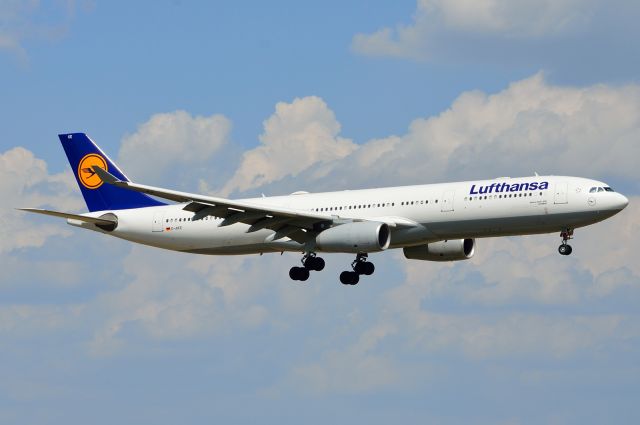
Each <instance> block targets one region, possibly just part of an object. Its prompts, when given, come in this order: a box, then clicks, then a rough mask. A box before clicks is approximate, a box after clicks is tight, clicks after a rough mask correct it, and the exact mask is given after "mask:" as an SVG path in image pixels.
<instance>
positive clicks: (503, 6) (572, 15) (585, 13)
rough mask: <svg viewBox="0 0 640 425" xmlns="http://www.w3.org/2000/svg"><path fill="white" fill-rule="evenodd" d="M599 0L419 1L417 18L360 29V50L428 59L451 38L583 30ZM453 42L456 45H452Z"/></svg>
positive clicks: (530, 35)
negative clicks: (365, 30)
mask: <svg viewBox="0 0 640 425" xmlns="http://www.w3.org/2000/svg"><path fill="white" fill-rule="evenodd" d="M600 3H601V2H600V1H598V0H588V1H581V0H560V1H554V0H544V1H537V0H518V1H512V0H474V1H468V0H418V2H417V6H416V11H415V13H414V16H413V22H412V23H411V24H409V25H398V26H397V27H396V28H389V27H386V28H382V29H380V30H378V31H376V32H374V33H372V34H357V35H355V36H354V38H353V41H352V48H353V50H354V51H356V52H357V53H360V54H364V55H370V56H397V57H407V58H418V59H423V58H426V57H428V56H429V55H433V54H434V53H436V52H439V51H440V46H439V44H440V43H441V42H442V41H443V40H444V39H446V38H447V37H449V38H451V39H455V38H460V37H462V38H466V39H467V41H469V42H473V40H474V38H477V37H478V36H480V37H498V38H504V39H513V38H515V39H538V38H549V37H554V36H559V35H563V34H567V33H574V32H576V31H580V30H581V29H583V28H584V27H585V26H587V25H589V23H590V21H591V20H592V18H593V15H594V14H595V11H596V9H597V6H598V5H599V4H600ZM450 47H451V46H450Z"/></svg>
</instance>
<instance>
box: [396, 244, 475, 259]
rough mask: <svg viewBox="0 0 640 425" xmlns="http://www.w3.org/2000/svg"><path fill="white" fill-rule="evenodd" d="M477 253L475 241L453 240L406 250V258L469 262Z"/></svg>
mask: <svg viewBox="0 0 640 425" xmlns="http://www.w3.org/2000/svg"><path fill="white" fill-rule="evenodd" d="M475 251H476V240H475V239H451V240H444V241H439V242H433V243H430V244H426V245H418V246H410V247H407V248H404V256H405V257H406V258H408V259H410V260H426V261H457V260H468V259H469V258H471V257H473V254H474V253H475Z"/></svg>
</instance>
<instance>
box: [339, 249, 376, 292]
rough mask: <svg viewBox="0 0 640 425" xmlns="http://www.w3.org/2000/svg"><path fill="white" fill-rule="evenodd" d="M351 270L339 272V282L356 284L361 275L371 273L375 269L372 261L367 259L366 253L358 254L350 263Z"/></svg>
mask: <svg viewBox="0 0 640 425" xmlns="http://www.w3.org/2000/svg"><path fill="white" fill-rule="evenodd" d="M351 268H353V271H352V272H350V271H344V272H342V273H340V282H341V283H342V284H343V285H356V284H357V283H358V282H359V281H360V276H361V275H366V276H369V275H372V274H373V272H374V271H375V270H376V268H375V266H374V265H373V263H370V262H369V261H367V254H364V253H363V254H358V255H357V256H356V259H355V260H354V261H353V263H351Z"/></svg>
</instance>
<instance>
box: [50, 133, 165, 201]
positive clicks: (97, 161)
mask: <svg viewBox="0 0 640 425" xmlns="http://www.w3.org/2000/svg"><path fill="white" fill-rule="evenodd" d="M58 137H59V138H60V142H61V143H62V147H63V148H64V151H65V153H66V154H67V158H68V159H69V163H70V164H71V170H73V173H74V175H75V176H76V180H77V182H78V186H80V190H81V191H82V196H83V197H84V201H85V202H86V203H87V208H89V211H104V210H124V209H128V208H142V207H153V206H158V205H165V204H164V203H162V202H160V201H157V200H155V199H153V198H151V197H149V196H147V195H145V194H143V193H139V192H132V191H130V190H127V189H123V188H120V187H116V186H112V185H110V184H106V183H103V182H102V180H101V179H100V177H98V175H97V174H96V173H95V172H94V171H93V169H92V168H91V167H92V166H94V165H97V166H99V167H100V168H104V169H105V170H107V171H108V172H109V173H111V174H113V175H114V176H116V177H117V178H118V179H120V180H123V181H129V179H128V178H127V177H126V176H125V175H124V173H123V172H122V171H120V169H119V168H118V166H117V165H116V164H114V163H113V161H111V160H110V159H109V157H108V156H107V155H105V153H104V152H102V150H101V149H100V148H99V147H98V146H97V145H96V144H95V143H93V141H92V140H91V139H89V138H88V137H87V135H86V134H84V133H71V134H59V135H58Z"/></svg>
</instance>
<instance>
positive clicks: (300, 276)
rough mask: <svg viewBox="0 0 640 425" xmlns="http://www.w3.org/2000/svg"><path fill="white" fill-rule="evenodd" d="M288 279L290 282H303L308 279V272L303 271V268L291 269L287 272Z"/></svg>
mask: <svg viewBox="0 0 640 425" xmlns="http://www.w3.org/2000/svg"><path fill="white" fill-rule="evenodd" d="M289 277H290V278H291V279H292V280H299V281H302V282H304V281H305V280H307V279H309V270H307V269H305V268H304V267H291V269H290V270H289Z"/></svg>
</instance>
